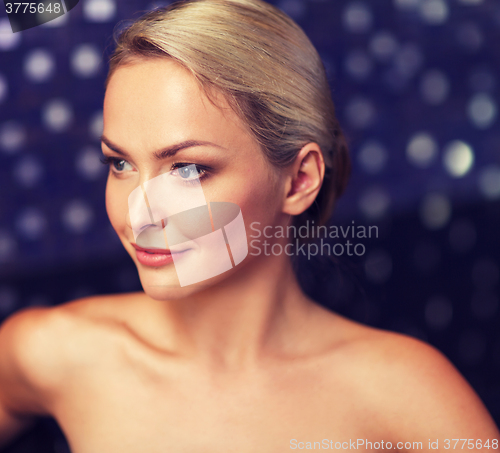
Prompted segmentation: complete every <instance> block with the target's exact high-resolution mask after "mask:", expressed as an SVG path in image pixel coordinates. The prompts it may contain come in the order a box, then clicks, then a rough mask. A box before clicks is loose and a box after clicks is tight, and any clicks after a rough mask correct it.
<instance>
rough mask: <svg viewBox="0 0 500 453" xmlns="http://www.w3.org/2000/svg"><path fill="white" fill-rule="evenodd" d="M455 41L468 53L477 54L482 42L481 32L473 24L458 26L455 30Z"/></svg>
mask: <svg viewBox="0 0 500 453" xmlns="http://www.w3.org/2000/svg"><path fill="white" fill-rule="evenodd" d="M457 41H458V42H459V44H460V45H461V46H462V47H463V48H464V49H465V50H468V51H469V52H477V51H478V50H479V49H480V48H481V46H482V45H483V42H484V37H483V32H482V31H481V29H480V28H479V27H478V26H477V24H475V23H473V22H468V23H465V24H462V25H460V27H459V28H458V30H457Z"/></svg>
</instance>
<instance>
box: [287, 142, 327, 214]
mask: <svg viewBox="0 0 500 453" xmlns="http://www.w3.org/2000/svg"><path fill="white" fill-rule="evenodd" d="M324 174H325V163H324V160H323V154H322V152H321V149H320V147H319V146H318V145H317V144H316V143H308V144H307V145H305V146H304V147H303V148H302V149H301V150H300V152H299V153H298V155H297V157H296V159H295V161H294V162H293V163H292V164H291V167H290V174H289V176H288V181H287V193H286V198H285V200H284V205H283V212H284V213H285V214H289V215H298V214H301V213H302V212H304V211H305V210H306V209H307V208H308V207H309V206H311V204H312V203H313V202H314V200H315V199H316V196H317V195H318V192H319V190H320V188H321V184H322V183H323V178H324Z"/></svg>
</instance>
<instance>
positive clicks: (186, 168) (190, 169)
mask: <svg viewBox="0 0 500 453" xmlns="http://www.w3.org/2000/svg"><path fill="white" fill-rule="evenodd" d="M171 174H172V175H173V176H179V177H180V178H181V179H183V180H184V182H193V183H195V182H196V181H197V180H201V179H203V178H206V177H207V175H208V169H207V168H205V167H202V166H200V165H196V164H192V163H187V162H178V163H175V164H173V165H172V171H171Z"/></svg>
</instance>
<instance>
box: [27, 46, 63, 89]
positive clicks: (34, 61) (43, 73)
mask: <svg viewBox="0 0 500 453" xmlns="http://www.w3.org/2000/svg"><path fill="white" fill-rule="evenodd" d="M55 68H56V64H55V61H54V57H53V56H52V54H51V53H50V52H49V51H47V50H46V49H35V50H32V51H31V52H30V53H29V54H28V55H27V56H26V59H25V60H24V73H25V74H26V76H27V77H28V78H29V79H30V80H31V81H32V82H44V81H46V80H48V79H50V78H51V77H52V76H53V75H54V72H55Z"/></svg>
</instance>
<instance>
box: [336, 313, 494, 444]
mask: <svg viewBox="0 0 500 453" xmlns="http://www.w3.org/2000/svg"><path fill="white" fill-rule="evenodd" d="M336 323H337V326H338V328H339V330H340V331H341V332H343V338H345V339H346V340H345V341H344V342H343V343H342V344H341V345H339V347H338V348H336V349H337V351H338V352H337V354H339V355H340V357H341V361H342V363H345V364H349V366H348V367H346V370H348V371H346V375H348V376H347V377H348V379H349V382H351V383H352V385H354V386H355V387H356V393H357V394H358V395H359V396H360V401H362V404H363V405H364V406H365V408H366V409H367V410H370V411H373V413H374V414H378V420H379V421H382V419H384V420H385V423H384V424H385V426H389V427H390V428H391V431H394V432H398V433H399V435H401V436H405V435H406V436H407V437H408V436H409V437H412V436H413V437H415V436H419V435H421V436H422V437H426V439H428V438H432V437H436V438H437V437H441V438H443V439H444V438H464V437H467V438H476V439H477V438H481V437H483V438H487V437H488V436H489V438H496V439H498V435H499V433H498V430H497V428H496V426H495V424H494V422H493V420H492V419H491V416H490V415H489V413H488V411H487V410H486V409H485V407H484V405H483V403H482V402H481V400H480V399H479V397H478V396H477V394H476V393H475V392H474V390H473V389H472V388H471V387H470V385H469V384H468V383H467V381H466V380H465V379H464V378H463V377H462V375H461V374H460V373H459V372H458V371H457V370H456V368H455V367H454V366H453V365H452V364H451V362H450V361H449V360H448V359H447V358H446V357H445V356H444V355H443V354H442V353H441V352H440V351H438V350H437V349H436V348H434V347H433V346H431V345H429V344H427V343H425V342H423V341H420V340H417V339H415V338H412V337H409V336H406V335H403V334H399V333H395V332H389V331H384V330H380V329H375V328H371V327H368V326H364V325H361V324H358V323H356V322H353V321H350V320H348V319H346V318H343V317H338V318H337V321H336ZM419 433H420V434H419Z"/></svg>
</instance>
